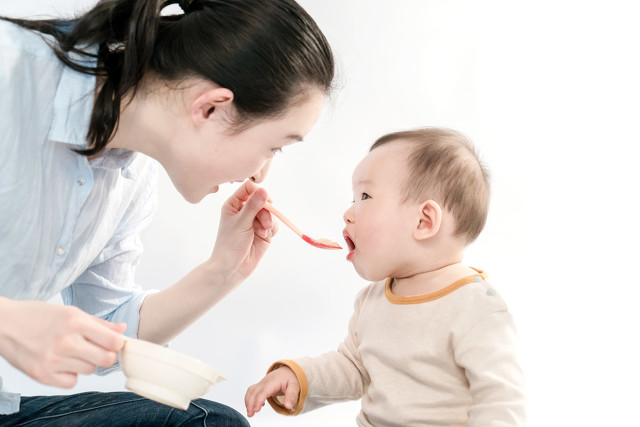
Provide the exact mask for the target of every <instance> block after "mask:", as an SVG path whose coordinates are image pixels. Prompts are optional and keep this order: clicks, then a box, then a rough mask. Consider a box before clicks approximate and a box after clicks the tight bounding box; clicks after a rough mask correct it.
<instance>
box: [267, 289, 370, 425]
mask: <svg viewBox="0 0 640 427" xmlns="http://www.w3.org/2000/svg"><path fill="white" fill-rule="evenodd" d="M363 293H364V292H363ZM363 293H361V294H360V295H359V296H358V298H357V299H356V303H355V310H354V313H353V315H352V317H351V320H350V322H349V333H348V334H347V337H346V338H345V340H344V341H343V342H342V343H341V344H340V346H339V347H338V349H337V350H336V351H331V352H328V353H324V354H322V355H320V356H316V357H303V358H299V359H295V360H281V361H278V362H276V363H274V364H273V365H271V367H270V368H269V372H270V371H271V370H273V369H276V368H277V367H279V366H282V365H286V366H288V367H289V368H291V370H292V371H293V372H294V373H295V374H296V377H298V382H299V383H300V395H299V397H298V402H297V404H296V405H295V406H294V408H293V410H292V411H289V410H287V409H286V408H285V407H284V406H282V405H281V404H280V402H278V400H277V399H273V398H269V399H268V402H269V404H270V405H271V406H272V407H273V409H274V410H275V411H276V412H278V413H280V414H283V415H298V414H301V413H304V412H309V411H311V410H313V409H316V408H320V407H322V406H326V405H330V404H332V403H337V402H343V401H347V400H356V399H359V398H360V397H361V396H362V395H363V394H364V390H365V387H367V385H368V384H369V382H370V380H369V376H368V374H367V372H366V370H365V369H364V366H363V364H362V359H361V358H360V353H359V351H358V344H359V343H358V335H357V332H356V325H357V323H358V317H359V313H360V305H361V300H362V297H363Z"/></svg>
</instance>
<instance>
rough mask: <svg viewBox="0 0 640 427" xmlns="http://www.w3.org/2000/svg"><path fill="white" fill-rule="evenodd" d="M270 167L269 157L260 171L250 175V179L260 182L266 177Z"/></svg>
mask: <svg viewBox="0 0 640 427" xmlns="http://www.w3.org/2000/svg"><path fill="white" fill-rule="evenodd" d="M270 167H271V159H269V160H267V161H266V162H265V164H264V165H263V166H262V169H260V171H259V172H258V173H257V174H255V175H253V176H252V177H251V181H253V182H256V183H261V182H262V181H264V179H265V178H266V177H267V174H268V173H269V168H270Z"/></svg>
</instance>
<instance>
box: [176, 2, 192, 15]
mask: <svg viewBox="0 0 640 427" xmlns="http://www.w3.org/2000/svg"><path fill="white" fill-rule="evenodd" d="M178 5H179V6H180V9H182V11H183V12H184V13H189V10H190V9H191V6H192V5H193V0H179V1H178Z"/></svg>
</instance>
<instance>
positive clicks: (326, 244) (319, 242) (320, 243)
mask: <svg viewBox="0 0 640 427" xmlns="http://www.w3.org/2000/svg"><path fill="white" fill-rule="evenodd" d="M264 208H265V209H266V210H268V211H269V212H271V213H272V214H274V215H275V216H277V217H278V219H279V220H280V221H282V222H283V223H284V225H286V226H287V227H289V228H290V229H291V230H292V231H293V232H294V233H296V234H297V235H298V236H300V237H302V240H304V241H305V242H307V243H309V244H310V245H312V246H315V247H316V248H320V249H342V246H340V245H339V244H337V243H336V242H334V241H332V240H329V239H314V238H311V237H309V236H307V235H306V234H303V233H302V231H300V229H299V228H298V227H296V226H295V225H293V223H292V222H291V221H289V220H288V219H287V217H286V216H284V215H282V213H281V212H280V211H279V210H277V209H276V208H275V207H274V206H273V205H272V204H271V203H265V205H264Z"/></svg>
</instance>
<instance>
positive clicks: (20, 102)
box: [0, 0, 334, 425]
mask: <svg viewBox="0 0 640 427" xmlns="http://www.w3.org/2000/svg"><path fill="white" fill-rule="evenodd" d="M170 3H175V1H164V0H102V1H100V2H99V3H98V4H97V5H96V6H95V7H94V8H93V9H91V10H89V11H88V12H87V13H85V14H84V15H82V16H80V17H79V18H77V19H75V20H72V21H62V20H41V21H28V20H19V19H10V18H4V19H3V20H0V93H2V94H3V96H2V97H1V99H0V129H1V130H2V132H1V133H0V147H1V149H2V151H3V153H4V155H3V156H2V157H1V158H0V259H2V261H0V355H1V356H2V357H4V358H5V359H6V360H7V361H9V363H11V364H12V365H13V366H15V367H16V368H18V369H20V370H21V371H23V372H25V373H26V374H27V375H29V376H30V377H32V378H34V379H35V380H37V381H39V382H42V383H44V384H48V385H53V386H57V387H65V388H71V387H73V386H74V385H75V384H76V381H77V375H78V374H89V373H92V372H94V371H95V370H96V368H99V370H102V371H103V372H104V371H107V370H109V369H112V367H113V365H114V363H115V362H116V360H117V351H118V350H119V349H120V348H121V347H122V345H123V342H124V341H123V340H124V338H123V335H122V333H123V332H124V335H126V336H130V337H138V338H141V339H144V340H149V341H153V342H156V343H160V344H165V343H167V342H168V341H169V340H171V338H173V337H174V336H176V335H177V334H178V333H180V332H181V331H182V330H184V329H185V328H186V327H187V326H188V325H190V324H191V323H192V322H194V321H195V320H196V319H197V318H199V317H200V316H201V315H202V314H204V313H205V312H207V310H209V309H210V308H211V307H213V306H214V305H215V304H216V303H217V302H218V301H220V300H221V299H222V298H223V297H224V296H225V295H226V294H228V293H229V292H230V291H231V290H232V289H233V288H235V287H236V286H237V285H238V284H239V283H241V282H242V281H243V280H244V279H245V278H246V277H247V276H248V275H249V274H250V273H251V272H252V271H253V270H254V268H255V267H256V265H257V263H258V262H259V260H260V259H261V257H262V255H263V254H264V252H265V251H266V250H267V248H268V246H269V243H270V240H271V238H272V237H273V235H274V233H275V231H276V227H275V224H274V222H273V221H272V218H271V216H270V214H269V213H268V212H267V211H266V210H263V209H262V207H263V206H264V203H265V201H266V200H267V198H268V195H267V193H266V192H265V191H264V189H261V188H259V187H258V186H257V185H256V184H255V183H259V182H261V181H262V180H263V179H264V177H265V175H266V174H267V172H268V170H269V166H270V163H271V160H272V158H273V155H274V153H275V152H277V151H279V150H281V149H282V148H283V147H284V146H286V145H289V144H292V143H295V142H297V141H300V140H302V138H303V137H304V135H305V134H306V133H308V132H309V131H310V129H311V128H312V126H313V125H314V124H315V122H316V121H317V119H318V117H319V115H320V111H321V109H322V104H323V101H324V98H325V96H326V94H327V93H328V92H329V90H330V87H331V82H332V79H333V72H334V64H333V57H332V54H331V49H330V47H329V45H328V43H327V41H326V39H325V38H324V36H323V35H322V33H321V32H320V30H319V29H318V28H317V25H316V24H315V22H314V21H313V20H312V18H311V17H309V15H308V14H307V13H306V12H305V11H304V10H303V9H302V8H301V7H300V6H299V5H298V4H296V3H295V1H293V0H193V1H188V0H182V1H180V7H181V8H182V9H183V11H184V13H183V14H180V15H167V16H165V15H164V14H162V10H163V8H164V7H165V6H167V5H168V4H170ZM158 163H159V164H160V165H161V166H162V167H163V168H164V169H165V170H166V172H167V173H168V175H169V177H170V178H171V180H172V182H173V184H174V185H175V187H176V189H177V190H178V191H179V192H180V193H181V194H182V195H183V196H184V198H185V199H186V200H188V201H189V202H192V203H197V202H199V201H200V200H201V199H202V198H203V197H204V196H205V195H207V194H209V193H215V192H216V191H217V190H218V186H219V185H220V184H222V183H225V182H242V181H245V180H246V181H245V182H244V184H243V185H242V186H241V187H240V188H239V189H238V190H237V191H236V193H235V194H234V195H233V196H232V197H230V198H229V200H227V202H226V203H225V205H224V206H223V209H222V216H221V221H220V227H219V231H218V236H217V239H216V244H215V247H214V249H213V253H212V255H211V257H210V259H209V260H207V261H206V262H205V263H203V264H202V265H200V266H198V267H197V268H195V269H194V270H193V271H191V272H190V273H189V274H188V275H187V276H185V277H184V278H183V279H182V280H180V281H179V282H178V283H176V284H174V285H173V286H170V287H169V288H167V289H165V290H163V291H160V292H150V291H143V290H142V289H140V288H139V287H138V286H136V285H135V284H134V282H133V275H134V269H135V265H136V264H137V262H138V260H139V258H140V253H141V245H140V241H139V234H140V230H141V229H142V228H143V227H144V226H145V225H146V224H148V223H149V221H150V219H151V216H152V214H153V211H154V209H155V197H154V196H155V191H154V189H155V175H156V170H155V168H156V164H158ZM59 292H61V293H62V298H63V301H64V302H65V306H60V305H55V304H50V303H47V302H44V301H46V300H49V299H50V298H51V297H53V296H54V295H56V294H57V293H59ZM37 300H40V301H37ZM71 306H76V307H79V308H80V309H81V310H79V309H78V308H76V307H71ZM193 403H194V404H193V405H191V407H190V409H189V411H187V412H184V413H179V412H178V411H172V410H171V408H168V407H165V406H163V405H159V404H156V403H154V402H151V401H148V400H145V399H141V398H139V397H137V396H135V395H132V394H131V393H103V394H97V393H88V394H80V395H71V396H47V397H22V398H20V396H18V395H16V394H13V393H9V392H7V391H4V390H3V391H0V414H12V415H5V416H0V424H2V425H10V424H12V423H19V422H21V420H30V421H33V420H40V419H42V420H44V419H47V420H54V422H56V423H60V424H61V425H74V424H85V423H87V422H89V421H88V420H93V421H95V420H100V419H108V420H109V424H110V425H119V423H120V424H122V425H131V424H136V423H149V424H154V425H155V424H156V423H159V422H163V423H164V422H165V421H166V420H167V419H168V418H167V417H168V416H169V414H172V415H171V416H172V417H176V416H177V415H179V417H178V418H172V419H171V420H170V421H167V422H169V423H171V424H173V423H185V425H188V423H190V422H196V419H198V418H201V417H202V418H206V419H207V420H209V421H214V422H215V423H216V424H215V425H246V420H245V419H244V418H243V417H242V416H241V415H239V414H238V413H236V412H235V411H233V410H232V409H230V408H227V407H225V406H223V405H220V404H217V403H214V402H208V401H206V400H202V399H199V400H197V401H194V402H193ZM74 408H82V411H80V412H78V411H75V410H74ZM18 411H19V412H18ZM176 412H178V414H176ZM160 420H162V421H160ZM39 422H44V421H39ZM199 422H200V423H202V421H199ZM225 423H227V424H225Z"/></svg>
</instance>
